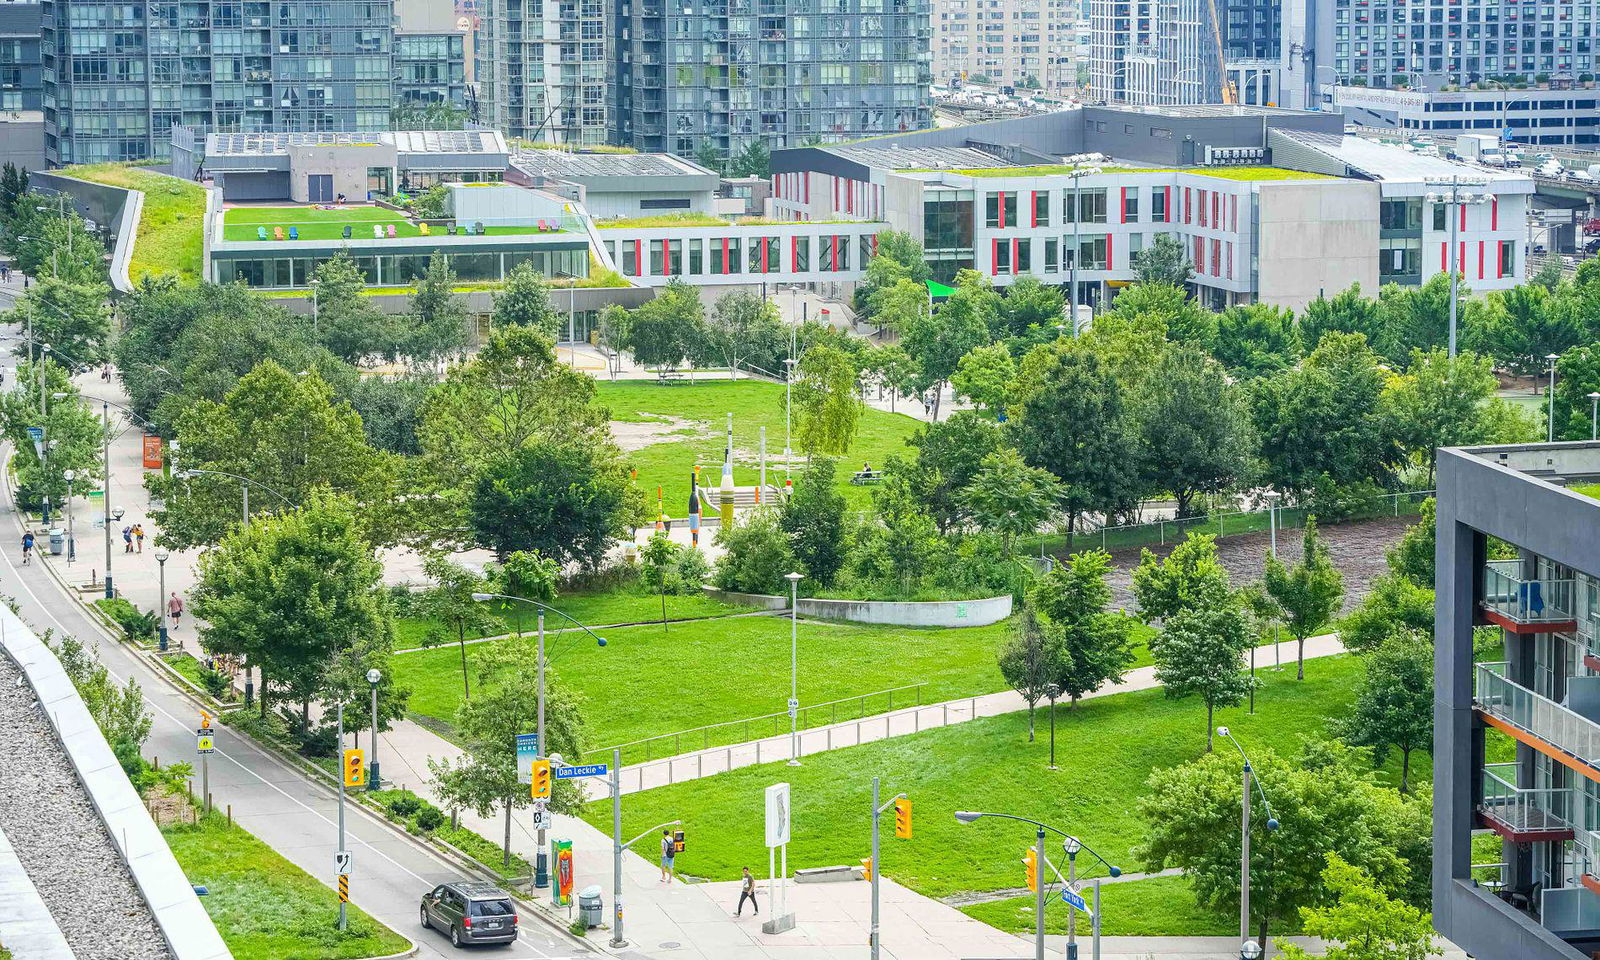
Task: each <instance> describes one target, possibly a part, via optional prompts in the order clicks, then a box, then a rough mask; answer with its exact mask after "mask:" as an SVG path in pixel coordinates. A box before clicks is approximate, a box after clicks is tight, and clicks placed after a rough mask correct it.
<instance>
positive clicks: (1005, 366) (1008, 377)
mask: <svg viewBox="0 0 1600 960" xmlns="http://www.w3.org/2000/svg"><path fill="white" fill-rule="evenodd" d="M1016 375H1017V364H1016V361H1014V360H1012V359H1011V351H1010V350H1007V349H1006V347H1005V345H1004V344H999V343H996V344H991V345H989V346H987V347H975V348H973V349H972V350H971V351H969V352H968V353H967V355H966V356H964V357H962V358H961V360H960V362H959V363H957V364H956V372H955V373H954V374H953V375H952V376H951V377H950V386H951V387H952V388H953V389H954V391H955V395H956V398H957V399H966V400H971V401H972V402H973V404H975V405H976V406H977V407H978V409H979V410H981V411H983V412H984V413H986V414H988V415H989V416H991V417H992V416H995V415H996V414H998V413H1000V412H1001V411H1002V410H1003V409H1004V408H1005V403H1006V397H1007V395H1008V394H1009V393H1010V391H1011V381H1012V380H1013V379H1015V378H1016Z"/></svg>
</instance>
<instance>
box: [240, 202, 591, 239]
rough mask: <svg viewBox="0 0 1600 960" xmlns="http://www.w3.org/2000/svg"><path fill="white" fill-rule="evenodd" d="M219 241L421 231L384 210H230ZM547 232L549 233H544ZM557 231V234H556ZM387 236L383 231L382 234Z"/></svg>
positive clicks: (529, 229)
mask: <svg viewBox="0 0 1600 960" xmlns="http://www.w3.org/2000/svg"><path fill="white" fill-rule="evenodd" d="M222 222H223V227H222V238H223V239H224V240H233V241H243V240H255V239H257V238H258V237H257V232H256V231H257V228H258V227H266V228H267V237H268V238H269V239H271V238H272V237H273V228H274V227H283V232H284V236H285V237H286V238H287V236H288V233H289V227H290V226H294V227H295V228H297V229H298V230H299V232H300V239H301V240H339V239H342V238H343V232H344V228H345V227H346V226H348V227H350V228H351V230H350V236H351V239H354V240H371V239H372V227H373V225H374V224H377V225H379V226H383V227H385V228H387V227H388V226H391V225H392V226H393V227H394V232H395V236H396V237H420V236H422V231H421V230H420V229H419V228H418V227H417V225H416V224H414V223H412V222H410V221H409V220H407V219H406V218H405V216H404V215H403V214H400V213H396V212H395V211H393V210H389V209H386V208H384V207H347V208H345V209H343V210H319V209H317V208H316V207H309V206H306V207H234V208H233V209H231V210H227V211H225V212H224V213H223V215H222ZM430 230H432V233H433V235H434V236H445V235H446V231H445V228H444V227H431V228H430ZM484 232H485V233H486V234H487V235H489V236H492V237H493V236H517V235H521V234H528V233H538V232H539V228H538V227H537V226H517V227H487V228H485V230H484ZM546 232H549V231H546ZM558 232H559V231H558ZM386 233H387V231H386Z"/></svg>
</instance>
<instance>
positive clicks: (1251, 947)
mask: <svg viewBox="0 0 1600 960" xmlns="http://www.w3.org/2000/svg"><path fill="white" fill-rule="evenodd" d="M1260 957H1261V944H1259V943H1256V942H1255V941H1254V940H1246V941H1245V942H1244V943H1242V944H1240V946H1239V960H1259V958H1260Z"/></svg>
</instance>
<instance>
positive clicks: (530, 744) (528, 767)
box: [517, 733, 539, 783]
mask: <svg viewBox="0 0 1600 960" xmlns="http://www.w3.org/2000/svg"><path fill="white" fill-rule="evenodd" d="M538 757H539V735H538V734H537V733H519V734H517V782H518V783H532V782H533V761H534V760H536V759H538Z"/></svg>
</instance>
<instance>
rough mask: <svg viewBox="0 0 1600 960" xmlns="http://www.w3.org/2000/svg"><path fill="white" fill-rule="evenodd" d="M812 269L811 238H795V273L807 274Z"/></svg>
mask: <svg viewBox="0 0 1600 960" xmlns="http://www.w3.org/2000/svg"><path fill="white" fill-rule="evenodd" d="M810 269H811V238H810V237H795V238H794V271H795V272H796V273H805V272H807V271H808V270H810Z"/></svg>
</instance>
